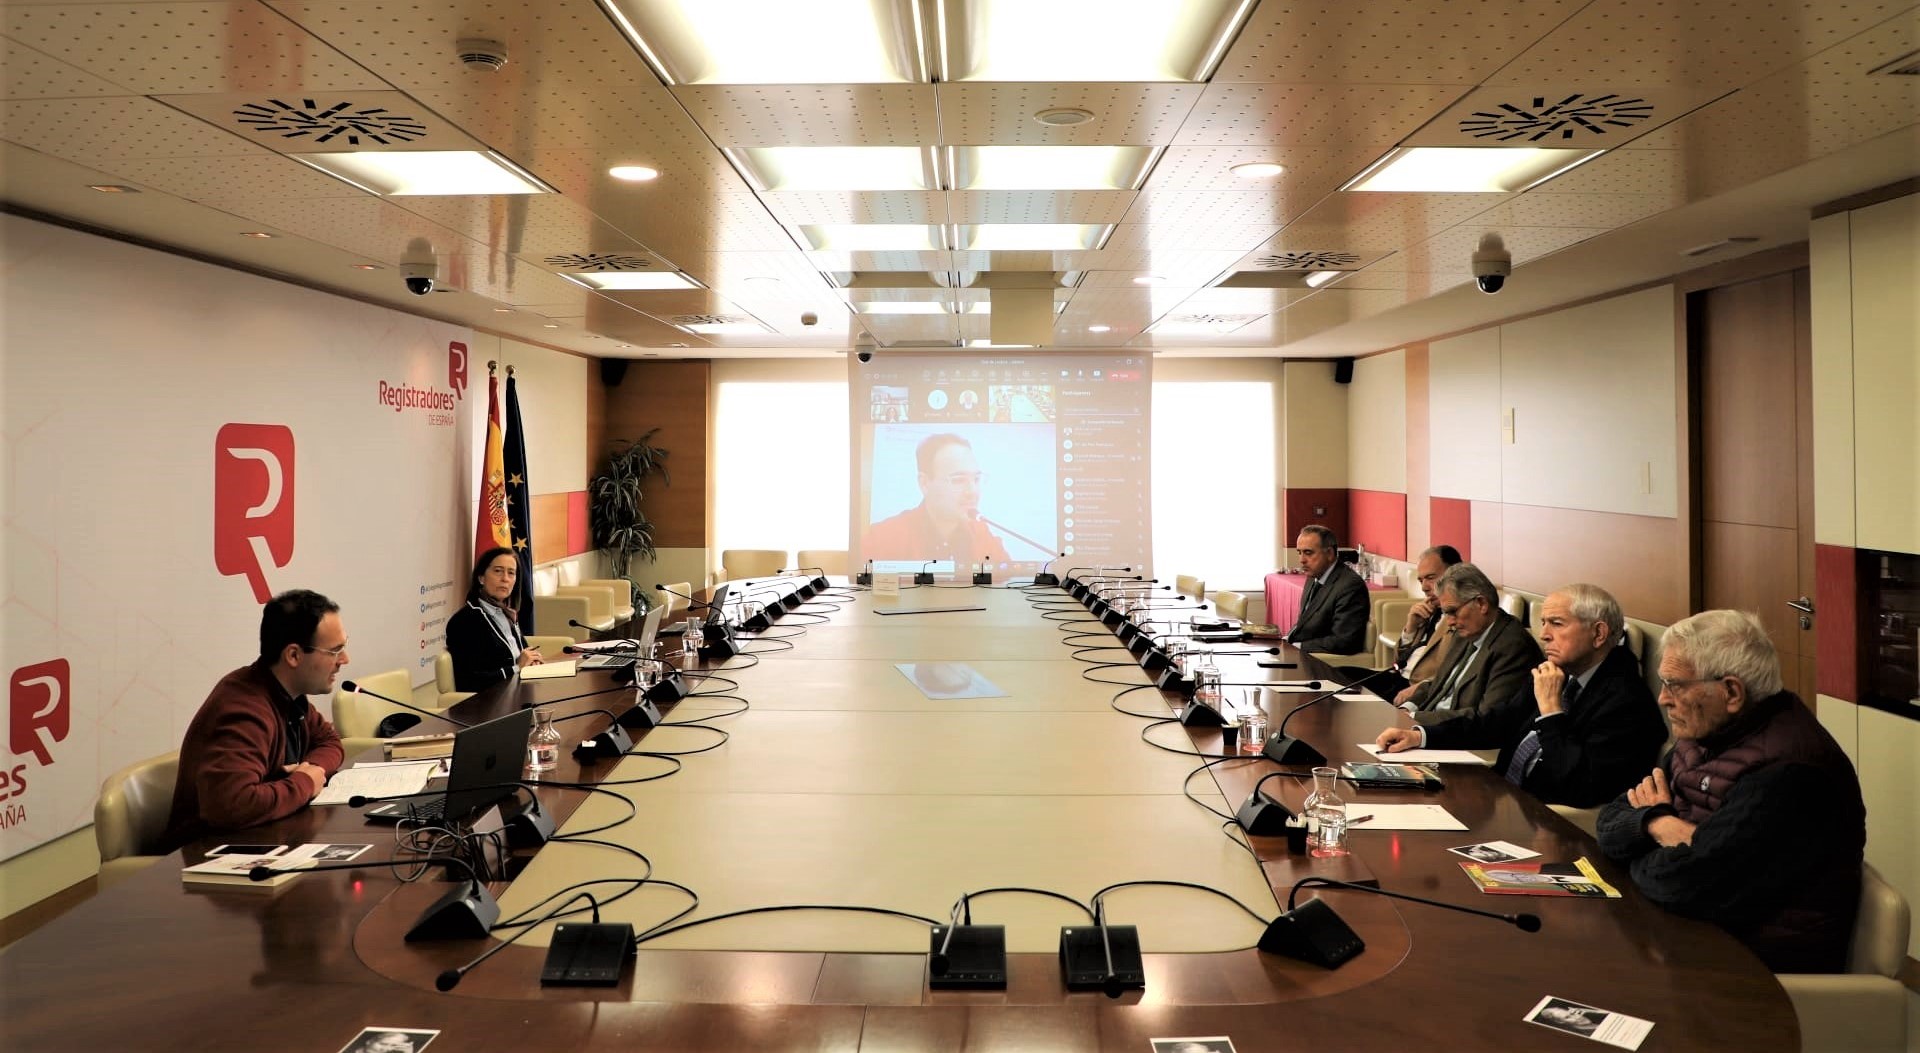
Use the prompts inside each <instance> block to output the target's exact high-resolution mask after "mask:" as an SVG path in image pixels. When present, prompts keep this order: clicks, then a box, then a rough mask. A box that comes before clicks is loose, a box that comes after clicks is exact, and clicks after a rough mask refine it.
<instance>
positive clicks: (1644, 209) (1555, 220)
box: [1473, 193, 1685, 227]
mask: <svg viewBox="0 0 1920 1053" xmlns="http://www.w3.org/2000/svg"><path fill="white" fill-rule="evenodd" d="M1682 204H1685V202H1684V201H1683V200H1681V198H1680V195H1678V194H1533V193H1527V194H1522V195H1521V196H1519V197H1517V198H1515V199H1514V200H1512V201H1510V202H1508V203H1506V204H1504V205H1499V206H1496V207H1494V208H1492V209H1489V210H1487V211H1486V212H1482V213H1481V214H1479V215H1477V216H1475V217H1473V221H1474V223H1476V224H1479V225H1483V226H1490V227H1624V226H1626V225H1627V224H1629V223H1634V222H1637V221H1639V220H1642V219H1645V218H1647V217H1648V216H1653V215H1658V214H1659V213H1662V212H1665V211H1666V210H1668V209H1670V208H1678V207H1679V206H1681V205H1682Z"/></svg>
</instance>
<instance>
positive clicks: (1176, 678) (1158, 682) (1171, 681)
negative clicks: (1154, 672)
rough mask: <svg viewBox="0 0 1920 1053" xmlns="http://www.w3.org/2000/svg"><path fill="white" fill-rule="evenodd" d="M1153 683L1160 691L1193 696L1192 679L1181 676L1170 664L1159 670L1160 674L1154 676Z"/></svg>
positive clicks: (1186, 696)
mask: <svg viewBox="0 0 1920 1053" xmlns="http://www.w3.org/2000/svg"><path fill="white" fill-rule="evenodd" d="M1154 685H1155V686H1156V687H1158V688H1159V689H1160V690H1162V691H1171V692H1173V693H1174V694H1176V695H1180V696H1181V697H1183V698H1191V697H1192V696H1193V681H1191V680H1189V679H1187V678H1186V677H1184V676H1181V675H1180V673H1179V671H1178V670H1176V669H1174V668H1173V666H1172V665H1171V664H1169V665H1168V666H1167V667H1166V668H1165V669H1162V670H1160V675H1159V676H1157V677H1155V678H1154Z"/></svg>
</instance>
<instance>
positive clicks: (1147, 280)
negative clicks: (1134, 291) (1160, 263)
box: [1133, 274, 1166, 285]
mask: <svg viewBox="0 0 1920 1053" xmlns="http://www.w3.org/2000/svg"><path fill="white" fill-rule="evenodd" d="M1164 281H1166V279H1165V278H1162V277H1161V276H1159V275H1158V274H1142V275H1139V276H1137V277H1135V278H1134V279H1133V284H1135V285H1158V284H1160V283H1161V282H1164Z"/></svg>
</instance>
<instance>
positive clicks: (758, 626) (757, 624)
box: [740, 606, 787, 633]
mask: <svg viewBox="0 0 1920 1053" xmlns="http://www.w3.org/2000/svg"><path fill="white" fill-rule="evenodd" d="M773 611H779V612H780V613H781V614H785V613H787V612H786V610H785V609H784V608H781V607H777V606H776V607H768V608H767V609H766V610H763V611H761V612H760V613H759V614H756V615H754V616H753V617H751V618H748V619H747V620H746V621H744V622H741V623H740V628H742V629H745V630H746V631H748V632H750V633H763V632H766V631H767V630H768V629H771V628H773V619H774V615H773V613H772V612H773Z"/></svg>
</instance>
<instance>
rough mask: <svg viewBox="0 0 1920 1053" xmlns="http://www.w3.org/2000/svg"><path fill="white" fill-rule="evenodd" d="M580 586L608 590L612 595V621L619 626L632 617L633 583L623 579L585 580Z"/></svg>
mask: <svg viewBox="0 0 1920 1053" xmlns="http://www.w3.org/2000/svg"><path fill="white" fill-rule="evenodd" d="M580 584H582V585H593V586H597V587H600V588H605V589H609V590H611V591H612V593H613V621H614V624H615V625H618V624H620V623H621V622H624V621H626V620H628V619H629V618H632V617H633V583H632V582H630V581H628V580H627V579H625V578H587V579H585V580H583V581H581V582H580Z"/></svg>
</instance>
